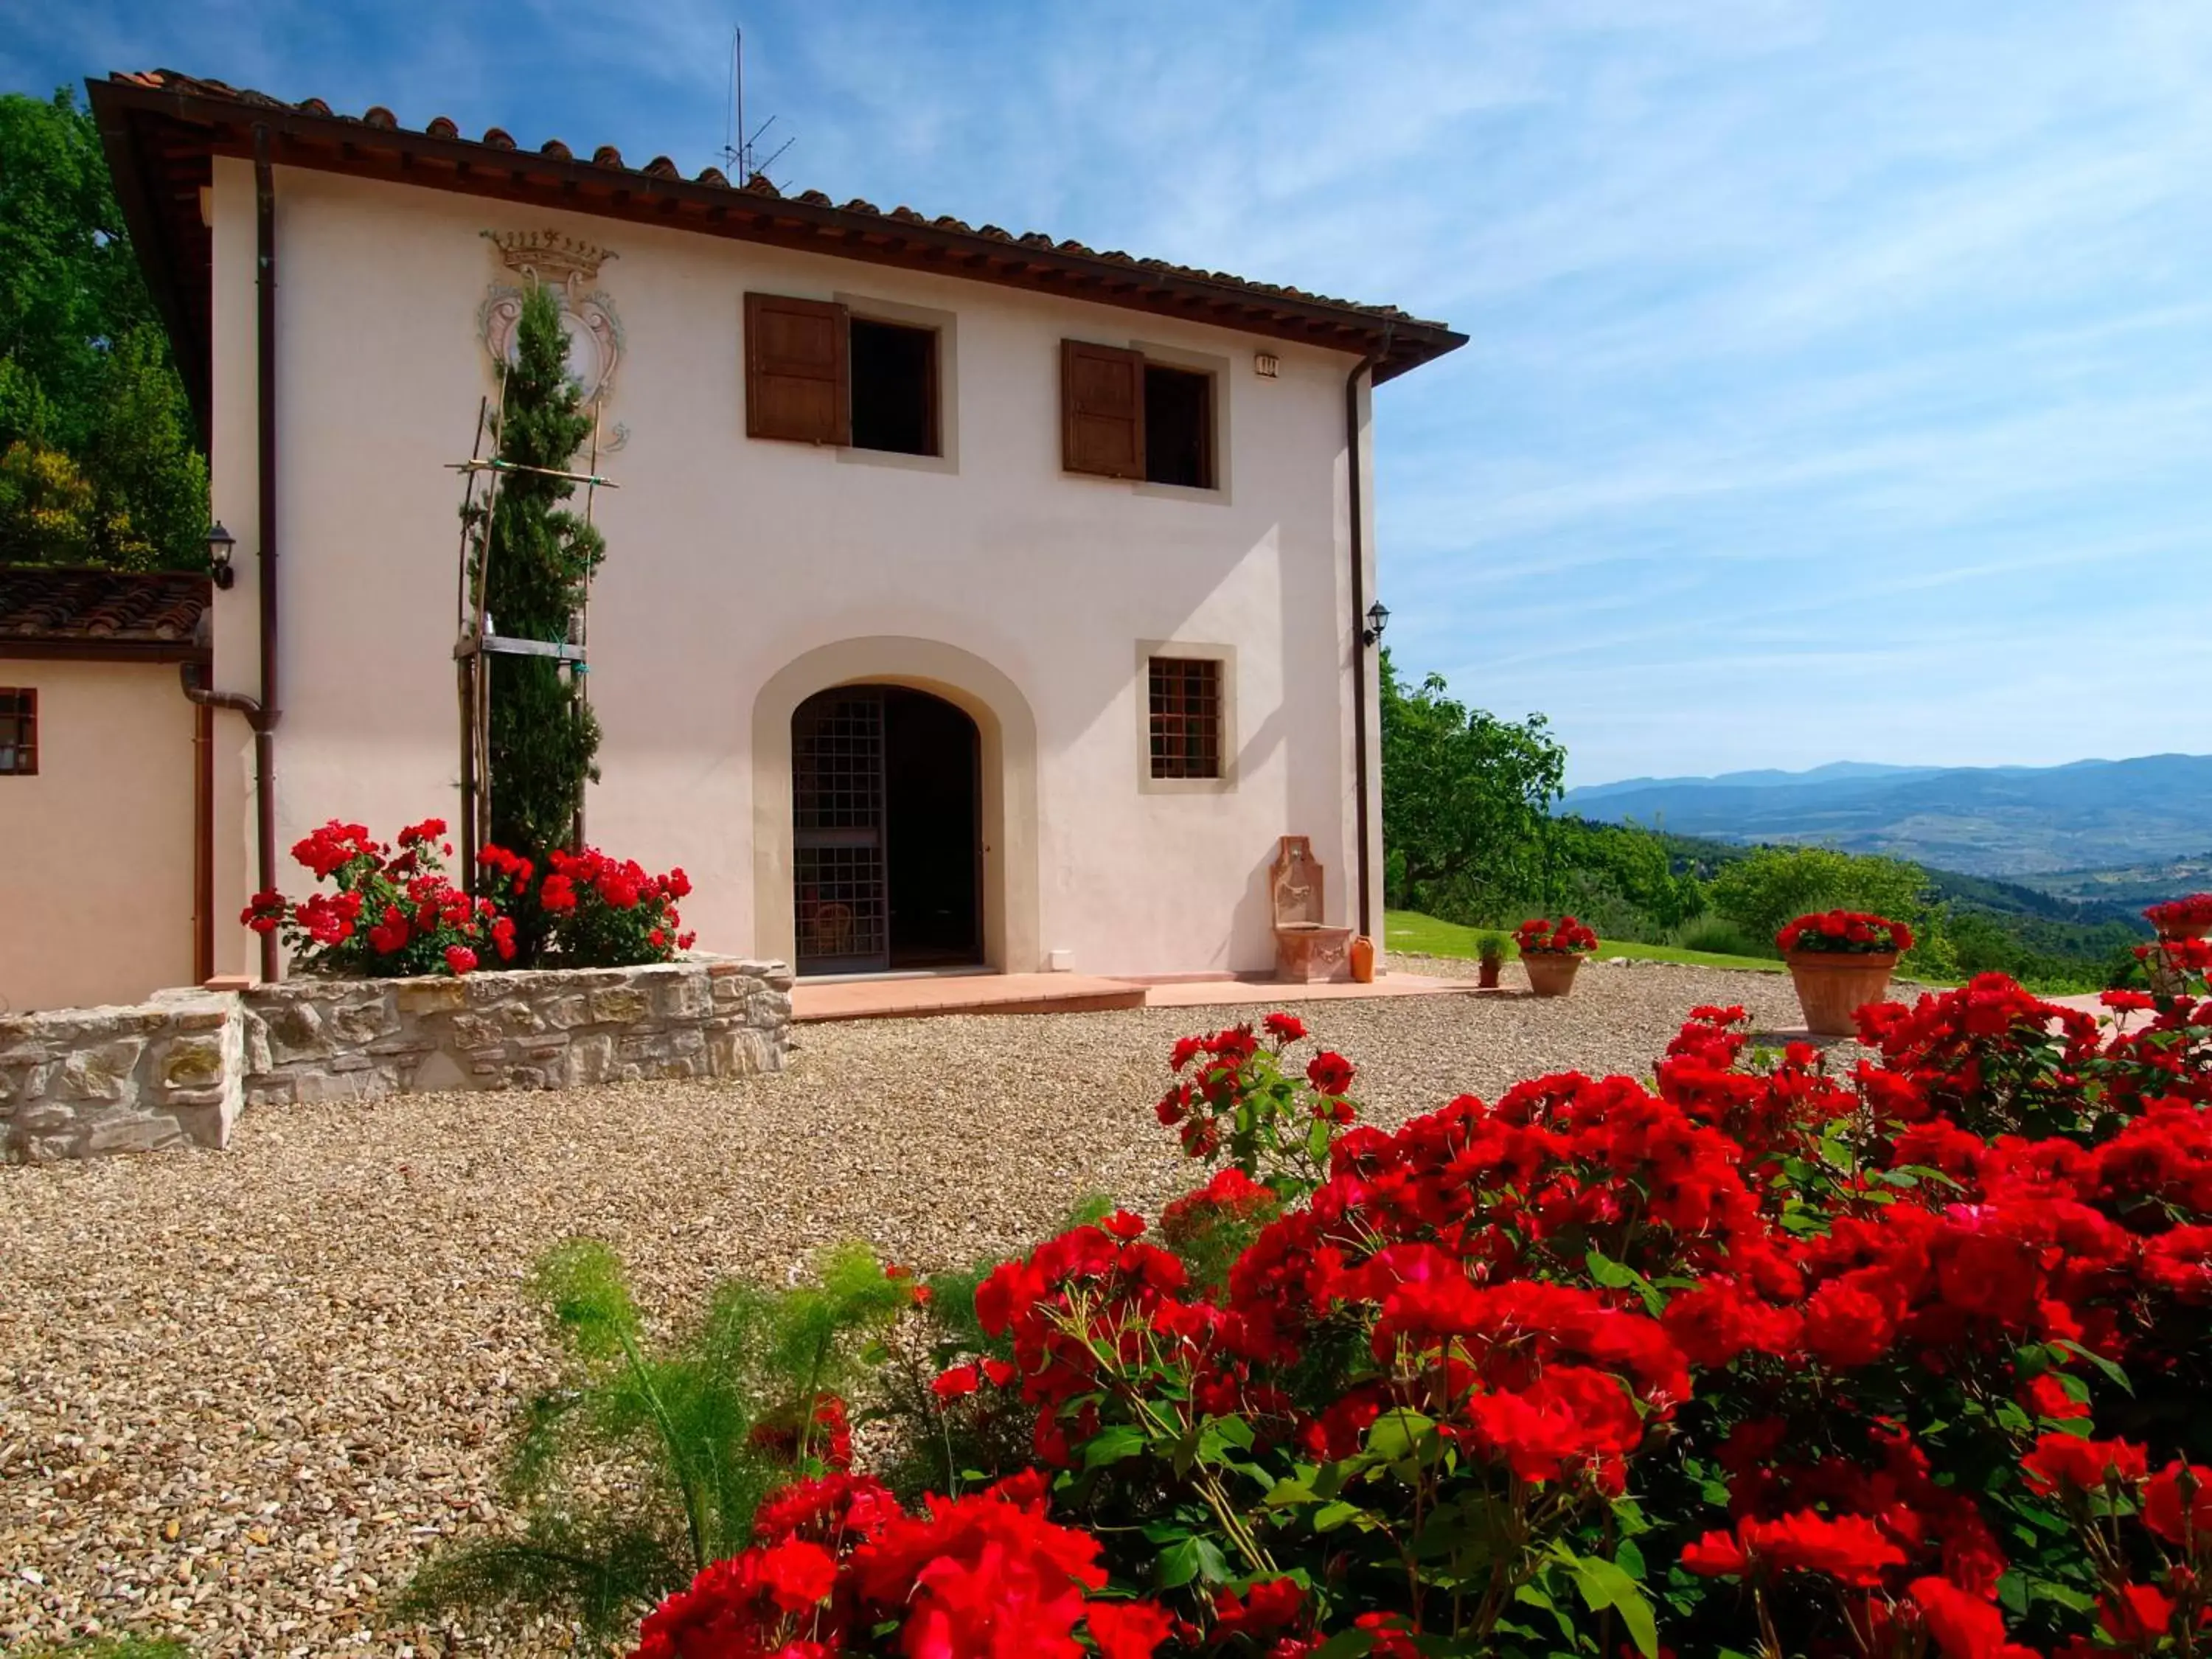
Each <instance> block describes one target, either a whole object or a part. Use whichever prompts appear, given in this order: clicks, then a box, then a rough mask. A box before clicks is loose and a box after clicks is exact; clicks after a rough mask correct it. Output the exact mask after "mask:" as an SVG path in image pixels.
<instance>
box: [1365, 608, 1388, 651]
mask: <svg viewBox="0 0 2212 1659" xmlns="http://www.w3.org/2000/svg"><path fill="white" fill-rule="evenodd" d="M1389 625H1390V612H1389V608H1388V607H1387V606H1386V605H1383V601H1382V600H1380V599H1377V600H1376V601H1375V603H1374V604H1372V605H1369V606H1368V607H1367V627H1366V629H1365V631H1364V632H1363V633H1362V634H1361V635H1360V636H1359V638H1360V641H1361V642H1362V643H1363V644H1366V645H1379V644H1380V643H1382V640H1383V629H1386V628H1388V627H1389Z"/></svg>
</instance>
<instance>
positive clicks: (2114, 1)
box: [0, 0, 2212, 782]
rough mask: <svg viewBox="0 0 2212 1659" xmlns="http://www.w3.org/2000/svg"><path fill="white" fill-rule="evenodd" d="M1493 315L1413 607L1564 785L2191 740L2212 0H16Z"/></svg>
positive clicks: (65, 55) (784, 169) (88, 22)
mask: <svg viewBox="0 0 2212 1659" xmlns="http://www.w3.org/2000/svg"><path fill="white" fill-rule="evenodd" d="M733 16H734V17H739V18H741V20H742V21H743V22H744V25H745V29H746V40H747V56H748V66H749V75H748V88H749V95H750V103H751V106H752V108H753V109H754V111H755V112H757V113H761V114H765V113H767V112H775V113H776V114H777V115H778V116H779V117H780V119H779V121H778V123H777V127H776V129H775V131H776V132H777V133H778V134H779V135H784V134H796V135H797V137H798V139H799V142H798V143H797V145H796V146H795V147H794V148H793V149H792V150H791V151H790V153H789V154H788V155H786V156H785V157H784V158H783V160H782V161H781V162H780V163H779V164H778V166H777V167H776V168H775V173H776V174H777V177H778V178H779V179H780V180H781V182H784V183H786V184H787V185H790V186H793V187H799V188H807V187H813V188H819V189H823V190H826V191H829V193H830V194H831V195H832V196H833V197H836V198H837V199H839V200H843V199H845V198H846V197H848V196H855V195H857V196H862V197H867V198H868V199H869V200H871V201H874V202H877V203H879V204H884V205H885V206H889V205H890V204H894V203H899V202H905V203H908V204H912V205H914V206H916V207H918V208H921V209H923V210H926V211H927V212H930V213H933V214H934V213H939V212H950V213H953V214H957V215H958V216H961V217H963V218H965V219H968V220H969V221H971V222H984V221H988V222H994V223H998V224H1001V225H1005V226H1007V227H1009V228H1013V229H1016V230H1022V229H1030V228H1039V229H1046V230H1049V231H1051V232H1053V233H1054V234H1055V235H1061V236H1074V237H1077V238H1079V239H1080V240H1084V241H1086V242H1088V243H1091V245H1092V246H1103V247H1123V248H1127V249H1129V250H1131V251H1133V252H1139V253H1145V254H1156V255H1159V256H1161V257H1164V258H1171V259H1176V260H1179V261H1182V262H1186V263H1189V264H1198V265H1203V266H1206V267H1209V268H1217V269H1225V270H1235V271H1238V272H1241V273H1243V274H1245V275H1248V276H1256V277H1260V278H1263V279H1267V280H1271V281H1278V282H1289V283H1297V284H1299V285H1301V286H1304V287H1309V288H1314V289H1320V290H1322V291H1323V292H1327V293H1332V294H1340V295H1351V296H1352V297H1355V298H1359V299H1364V300H1374V301H1389V302H1392V303H1395V304H1400V305H1402V306H1404V307H1407V309H1408V310H1411V311H1413V312H1414V313H1417V314H1419V315H1422V316H1425V317H1437V318H1442V319H1445V320H1447V321H1449V322H1450V323H1451V324H1453V325H1455V326H1456V327H1458V328H1460V329H1462V330H1463V331H1467V332H1468V333H1469V334H1471V335H1472V336H1473V337H1474V338H1473V342H1472V343H1470V344H1469V345H1468V347H1466V348H1465V349H1462V351H1460V352H1459V353H1457V354H1456V355H1455V356H1452V357H1450V358H1448V359H1446V360H1445V361H1444V362H1442V363H1441V364H1438V365H1437V366H1434V367H1432V368H1426V369H1423V370H1421V371H1419V373H1417V374H1413V375H1411V376H1408V377H1407V378H1406V379H1404V380H1400V381H1397V382H1395V383H1394V384H1393V385H1391V386H1387V387H1385V388H1384V389H1383V392H1382V394H1381V396H1380V397H1379V398H1378V400H1377V403H1378V420H1377V430H1378V435H1379V443H1380V446H1381V449H1380V464H1381V475H1382V476H1381V483H1380V501H1379V508H1378V510H1379V513H1380V520H1381V523H1380V539H1381V545H1382V553H1383V570H1384V574H1383V597H1384V599H1386V600H1387V601H1388V603H1389V605H1390V606H1391V608H1392V611H1393V613H1394V620H1393V622H1392V624H1391V629H1390V643H1391V645H1392V646H1393V647H1394V653H1395V657H1396V659H1397V660H1398V662H1399V664H1400V665H1401V667H1403V668H1406V669H1408V670H1411V671H1415V672H1422V671H1429V670H1435V671H1438V672H1441V673H1443V675H1445V676H1446V678H1448V679H1449V681H1450V683H1451V686H1452V689H1453V690H1454V692H1455V694H1456V695H1459V696H1462V697H1463V698H1465V699H1467V700H1468V701H1470V702H1476V703H1479V704H1481V705H1483V706H1485V707H1488V708H1493V709H1496V710H1498V711H1499V712H1501V713H1504V714H1522V713H1524V712H1526V711H1528V710H1530V709H1541V710H1543V711H1544V712H1546V713H1547V714H1549V715H1550V716H1551V717H1552V720H1553V723H1554V726H1555V727H1556V728H1557V730H1558V732H1559V735H1560V736H1561V737H1562V738H1564V739H1565V742H1566V744H1567V745H1568V749H1569V752H1570V755H1571V773H1570V776H1571V781H1576V782H1596V781H1604V780H1607V779H1611V778H1615V777H1620V776H1624V775H1634V774H1640V773H1658V774H1672V773H1688V772H1707V771H1715V770H1721V769H1729V768H1734V767H1744V766H1765V765H1778V766H1805V765H1813V764H1817V763H1820V762H1823V761H1829V760H1835V759H1839V758H1855V759H1869V760H1885V761H1893V762H1904V763H1960V764H1972V763H2051V762H2060V761H2066V760H2072V759H2076V758H2080V757H2085V756H2090V755H2106V756H2114V755H2121V754H2140V753H2148V752H2154V751H2157V750H2189V751H2192V752H2203V751H2205V750H2212V717H2208V713H2207V711H2208V708H2212V583H2209V582H2208V568H2207V557H2206V554H2207V548H2208V541H2209V540H2212V188H2208V180H2212V4H2204V3H2200V0H2154V3H2140V4H2136V3H2126V0H2073V3H2065V4H2058V3H2037V0H1944V3H1941V4H1933V5H1931V4H1929V3H1926V0H1913V3H1888V0H1829V3H1815V0H1802V3H1800V0H1525V3H1510V4H1509V3H1481V4H1477V3H1474V0H1451V3H1438V4H1433V5H1419V4H1406V5H1360V4H1344V5H1340V6H1334V7H1330V6H1319V5H1297V4H1291V3H1281V4H1250V5H1237V4H1222V5H1216V6H1212V7H1203V6H1193V5H1190V4H1188V3H1182V4H1173V5H1170V4H1158V5H1149V4H1133V5H1114V4H1101V5H1087V6H1077V5H1074V4H1066V3H1045V0H1038V3H1035V4H1030V5H994V4H987V3H935V4H932V3H874V0H870V3H854V4H833V3H828V0H818V3H814V4H806V3H797V0H793V3H777V4H765V3H748V4H744V5H743V6H741V7H735V8H733V7H732V5H730V4H721V3H707V0H645V3H632V4H615V5H606V4H580V3H575V0H565V3H553V0H504V3H498V4H483V5H470V4H466V3H445V4H439V5H421V4H415V3H385V4H377V5H368V4H357V3H338V0H319V3H315V4H312V5H310V4H290V5H287V4H284V3H282V0H258V3H253V4H244V3H194V0H65V3H62V4H55V3H52V0H0V86H4V87H8V88H20V89H27V90H44V89H46V88H51V87H52V86H53V85H54V84H56V83H58V82H61V81H63V80H65V79H76V78H80V77H82V76H83V75H84V74H86V73H88V72H94V71H105V70H107V69H109V68H115V67H133V68H139V67H150V66H154V65H157V64H159V65H164V66H168V67H173V68H178V69H183V70H190V71H192V72H195V73H199V74H204V75H210V76H216V77H218V78H221V79H224V80H228V81H232V82H236V83H239V84H243V85H249V86H257V87H259V88H263V89H264V90H266V91H269V92H271V93H275V94H278V95H279V96H283V97H287V98H301V97H306V96H308V95H311V94H312V95H317V96H320V97H322V98H324V99H325V100H328V101H329V102H330V103H331V105H332V106H335V107H337V108H339V109H343V110H352V111H358V110H360V109H362V108H363V107H365V106H368V104H371V103H383V104H386V105H389V106H391V107H392V109H394V110H395V111H396V112H398V115H399V117H400V118H401V120H402V121H404V122H405V123H406V124H408V125H421V124H422V122H424V121H426V120H427V119H428V118H430V117H431V116H433V115H436V114H440V113H446V114H450V115H452V116H453V117H454V118H456V119H457V120H459V122H460V124H461V125H462V127H463V129H464V131H481V130H482V129H483V127H486V126H489V125H501V126H504V127H506V128H507V129H508V130H509V131H512V132H513V134H514V135H515V137H517V138H518V139H519V140H520V141H522V142H523V143H527V144H535V143H539V142H540V141H542V140H543V139H544V138H546V137H554V136H558V137H562V138H565V139H566V140H568V143H570V144H571V145H574V146H575V147H577V148H578V149H588V148H589V147H590V146H592V145H596V144H598V143H603V142H611V143H617V144H618V145H619V146H620V147H621V148H622V149H623V153H624V154H625V155H629V157H631V158H632V159H633V160H634V161H643V160H645V159H646V158H647V157H649V156H651V155H653V154H654V153H655V152H657V151H665V152H667V153H668V154H670V155H673V156H674V157H675V158H676V159H677V160H678V161H679V162H680V163H682V164H683V165H684V167H685V168H686V170H687V171H690V170H696V168H697V167H701V166H703V165H705V164H706V163H707V162H708V161H710V160H712V159H714V156H713V151H714V149H715V147H716V146H717V145H719V144H720V142H721V137H722V129H723V119H724V94H725V88H726V62H727V46H728V39H729V29H730V25H731V22H732V20H733Z"/></svg>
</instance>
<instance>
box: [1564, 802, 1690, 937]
mask: <svg viewBox="0 0 2212 1659" xmlns="http://www.w3.org/2000/svg"><path fill="white" fill-rule="evenodd" d="M1546 836H1547V845H1546V855H1547V866H1546V874H1547V881H1546V884H1545V887H1544V890H1543V891H1542V892H1541V895H1531V896H1532V897H1540V898H1541V904H1542V907H1543V908H1547V909H1553V910H1567V911H1571V912H1572V913H1573V914H1574V915H1577V916H1578V917H1580V918H1581V919H1582V920H1583V921H1587V922H1589V924H1590V925H1591V926H1592V927H1595V928H1596V929H1597V930H1598V932H1599V933H1602V934H1605V935H1607V937H1609V938H1613V939H1644V940H1646V942H1648V943H1656V942H1657V941H1658V940H1660V939H1664V938H1665V937H1666V936H1667V935H1668V933H1671V932H1672V931H1673V930H1674V928H1676V927H1680V926H1681V925H1682V924H1683V923H1684V922H1686V921H1689V920H1690V919H1691V918H1692V917H1693V916H1695V915H1698V914H1699V912H1700V911H1701V910H1703V909H1704V908H1705V890H1704V885H1703V884H1702V883H1700V882H1699V880H1698V878H1697V877H1696V875H1695V874H1694V873H1692V872H1690V871H1687V870H1683V871H1677V870H1676V869H1675V867H1674V863H1675V860H1674V857H1673V856H1672V855H1671V854H1670V853H1669V851H1668V846H1667V843H1666V842H1664V841H1662V840H1661V839H1660V837H1658V836H1655V835H1653V834H1652V833H1651V832H1650V831H1649V830H1647V829H1638V828H1637V827H1635V826H1633V825H1628V824H1617V823H1591V822H1590V821H1589V820H1588V819H1586V818H1578V817H1566V818H1558V819H1554V820H1553V822H1552V823H1551V824H1550V825H1549V826H1548V827H1547V830H1546Z"/></svg>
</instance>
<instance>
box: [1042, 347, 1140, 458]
mask: <svg viewBox="0 0 2212 1659" xmlns="http://www.w3.org/2000/svg"><path fill="white" fill-rule="evenodd" d="M1060 465H1061V466H1063V467H1065V468H1066V470H1067V471H1070V472H1092V473H1096V474H1097V475H1098V476H1099V477H1104V478H1141V477H1144V476H1145V356H1144V353H1142V352H1140V351H1123V350H1121V349H1118V348H1116V347H1114V346H1102V345H1092V344H1091V343H1089V342H1088V341H1085V340H1062V341H1061V342H1060Z"/></svg>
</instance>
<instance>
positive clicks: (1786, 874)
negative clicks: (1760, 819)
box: [1711, 847, 1957, 979]
mask: <svg viewBox="0 0 2212 1659" xmlns="http://www.w3.org/2000/svg"><path fill="white" fill-rule="evenodd" d="M1711 901H1712V908H1713V910H1714V912H1715V913H1716V914H1717V915H1720V916H1722V917H1723V918H1725V919H1726V920H1727V921H1732V922H1734V923H1735V925H1736V926H1737V927H1740V928H1741V929H1742V930H1743V931H1744V932H1745V933H1747V934H1749V935H1750V936H1751V937H1752V938H1753V939H1767V940H1770V941H1771V939H1773V937H1774V935H1775V934H1776V933H1779V932H1780V931H1781V930H1782V928H1783V927H1785V926H1786V925H1787V924H1788V923H1789V921H1790V919H1791V918H1792V917H1795V916H1800V915H1805V914H1806V913H1807V912H1808V911H1816V910H1859V911H1866V912H1869V913H1871V914H1873V915H1883V916H1894V917H1895V918H1896V919H1897V920H1898V921H1902V922H1905V923H1906V924H1907V925H1908V926H1910V927H1911V929H1912V932H1913V934H1914V936H1915V940H1916V943H1915V945H1914V948H1913V950H1912V951H1911V953H1909V954H1908V955H1907V956H1906V957H1905V960H1904V963H1903V964H1902V965H1903V969H1904V971H1905V972H1906V973H1908V974H1917V975H1924V976H1928V977H1931V978H1937V979H1948V978H1951V977H1953V976H1954V975H1955V974H1956V972H1957V963H1955V962H1954V960H1953V959H1952V957H1951V953H1950V947H1949V945H1948V942H1947V941H1946V939H1945V938H1944V936H1943V932H1942V916H1941V915H1940V914H1938V913H1937V911H1936V909H1935V908H1934V907H1933V906H1932V905H1931V904H1930V903H1929V889H1928V875H1927V872H1925V871H1923V869H1921V867H1920V866H1918V865H1917V864H1908V863H1906V862H1905V860H1902V859H1891V858H1881V857H1878V856H1875V855H1874V854H1865V853H1844V852H1839V851H1838V850H1837V849H1836V848H1832V847H1761V848H1757V849H1755V850H1754V851H1753V853H1752V854H1750V855H1749V856H1748V857H1746V858H1741V859H1738V860H1735V861H1734V862H1732V863H1730V864H1729V865H1727V866H1723V869H1722V870H1721V872H1720V873H1719V874H1718V875H1717V876H1715V877H1714V878H1713V882H1712V887H1711ZM1771 953H1772V952H1771V946H1770V948H1769V950H1767V951H1759V952H1756V953H1755V954H1759V955H1762V956H1764V955H1771Z"/></svg>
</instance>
